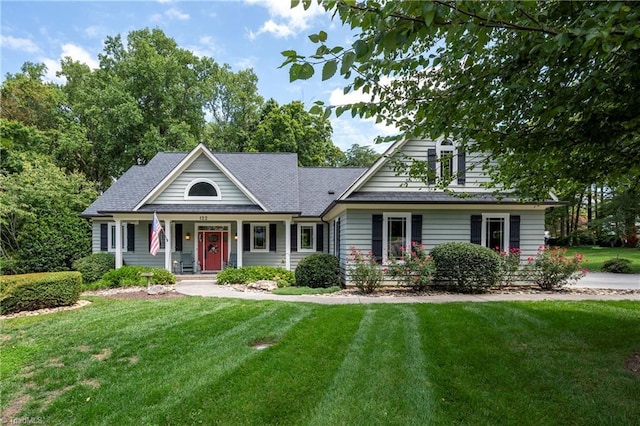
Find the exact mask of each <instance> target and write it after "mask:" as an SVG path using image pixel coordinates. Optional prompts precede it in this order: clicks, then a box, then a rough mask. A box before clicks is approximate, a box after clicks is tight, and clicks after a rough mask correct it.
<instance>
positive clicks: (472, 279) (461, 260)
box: [430, 242, 502, 293]
mask: <svg viewBox="0 0 640 426" xmlns="http://www.w3.org/2000/svg"><path fill="white" fill-rule="evenodd" d="M430 254H431V258H432V259H433V261H434V262H435V264H436V275H435V277H434V281H435V282H437V283H438V284H444V285H446V286H447V287H448V288H450V289H451V290H453V291H458V292H461V293H478V292H484V291H486V290H487V289H488V288H489V287H491V286H494V285H496V284H497V283H498V282H499V281H500V279H501V277H502V268H501V259H500V255H499V254H498V253H496V252H495V251H493V250H491V249H490V248H487V247H483V246H479V245H477V244H472V243H465V242H451V243H444V244H440V245H438V246H436V247H434V248H433V249H432V250H431V253H430Z"/></svg>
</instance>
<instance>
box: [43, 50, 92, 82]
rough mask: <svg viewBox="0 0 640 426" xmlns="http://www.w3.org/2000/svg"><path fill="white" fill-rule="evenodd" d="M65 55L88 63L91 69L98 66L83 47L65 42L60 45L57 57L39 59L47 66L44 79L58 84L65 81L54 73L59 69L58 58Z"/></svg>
mask: <svg viewBox="0 0 640 426" xmlns="http://www.w3.org/2000/svg"><path fill="white" fill-rule="evenodd" d="M67 56H68V57H70V58H71V59H73V60H74V61H77V62H81V63H83V64H86V65H88V66H89V68H91V69H96V68H98V66H99V63H98V61H97V60H96V59H95V57H94V56H92V55H91V54H90V53H89V52H88V51H87V50H86V49H85V48H83V47H81V46H78V45H76V44H73V43H65V44H63V45H62V46H61V52H60V56H59V57H58V59H52V58H43V59H41V60H40V61H41V62H42V63H43V64H45V65H46V66H47V72H46V74H45V76H44V79H45V80H48V81H52V82H54V83H58V84H62V83H64V82H65V78H64V77H58V76H56V73H57V72H58V71H60V70H61V68H60V60H61V59H63V58H66V57H67Z"/></svg>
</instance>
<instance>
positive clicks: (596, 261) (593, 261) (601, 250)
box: [567, 246, 640, 274]
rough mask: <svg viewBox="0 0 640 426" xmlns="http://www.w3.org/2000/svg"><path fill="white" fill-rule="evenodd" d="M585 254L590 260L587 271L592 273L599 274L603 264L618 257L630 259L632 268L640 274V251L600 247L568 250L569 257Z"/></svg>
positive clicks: (587, 263) (586, 267) (570, 248)
mask: <svg viewBox="0 0 640 426" xmlns="http://www.w3.org/2000/svg"><path fill="white" fill-rule="evenodd" d="M577 253H580V254H583V255H584V258H585V259H587V260H588V262H586V263H585V264H584V266H585V269H586V270H588V271H591V272H599V271H600V270H601V269H602V264H603V263H604V262H605V261H607V260H609V259H613V258H616V257H620V258H624V259H629V260H630V261H631V268H632V269H633V272H634V273H636V274H640V250H638V249H634V248H622V247H615V248H605V247H598V246H593V247H591V246H580V247H569V249H568V250H567V254H568V255H574V254H577Z"/></svg>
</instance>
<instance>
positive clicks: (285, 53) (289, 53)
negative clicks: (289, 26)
mask: <svg viewBox="0 0 640 426" xmlns="http://www.w3.org/2000/svg"><path fill="white" fill-rule="evenodd" d="M280 54H281V55H282V56H286V57H289V58H291V57H296V56H298V53H297V52H296V51H295V50H285V51H283V52H280Z"/></svg>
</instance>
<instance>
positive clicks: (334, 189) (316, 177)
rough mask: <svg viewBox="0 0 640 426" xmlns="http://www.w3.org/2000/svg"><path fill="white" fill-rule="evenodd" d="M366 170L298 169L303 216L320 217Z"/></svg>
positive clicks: (353, 168)
mask: <svg viewBox="0 0 640 426" xmlns="http://www.w3.org/2000/svg"><path fill="white" fill-rule="evenodd" d="M366 171H367V169H366V168H360V167H346V168H327V167H302V168H300V169H298V185H299V188H300V195H299V199H300V208H301V215H302V216H315V217H317V216H320V214H321V213H322V212H323V211H324V209H326V208H327V206H328V205H330V204H331V203H332V202H333V201H334V200H335V199H336V198H337V197H338V196H339V195H340V194H342V193H343V192H344V190H345V189H346V188H347V187H348V186H349V185H350V184H351V183H352V182H354V181H355V180H356V179H357V178H358V177H359V176H361V175H362V174H363V173H364V172H366Z"/></svg>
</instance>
